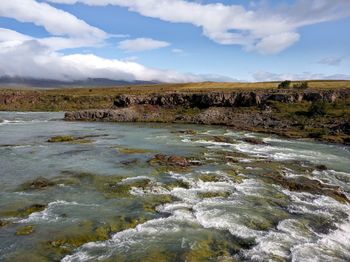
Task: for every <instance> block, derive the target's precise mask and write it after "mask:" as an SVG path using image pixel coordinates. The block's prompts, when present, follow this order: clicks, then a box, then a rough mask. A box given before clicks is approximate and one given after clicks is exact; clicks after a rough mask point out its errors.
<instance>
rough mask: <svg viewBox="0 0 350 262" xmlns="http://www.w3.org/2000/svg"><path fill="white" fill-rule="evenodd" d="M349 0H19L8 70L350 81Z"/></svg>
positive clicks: (2, 53)
mask: <svg viewBox="0 0 350 262" xmlns="http://www.w3.org/2000/svg"><path fill="white" fill-rule="evenodd" d="M349 33H350V1H347V0H323V1H320V0H288V1H287V0H286V1H283V0H282V1H277V0H270V1H269V0H264V1H249V0H236V1H234V0H232V1H228V0H225V1H223V0H222V1H214V0H207V1H204V0H203V1H189V0H188V1H186V0H164V1H159V0H147V1H145V0H128V1H127V0H103V1H101V0H42V1H38V0H37V1H36V0H11V1H1V3H0V75H11V76H24V77H40V78H52V79H60V80H73V79H83V78H87V77H105V78H112V79H118V80H119V79H122V80H130V81H132V80H157V81H163V82H188V81H207V80H216V81H237V80H239V81H268V80H281V79H350V70H349V68H350V48H349V46H350V34H349Z"/></svg>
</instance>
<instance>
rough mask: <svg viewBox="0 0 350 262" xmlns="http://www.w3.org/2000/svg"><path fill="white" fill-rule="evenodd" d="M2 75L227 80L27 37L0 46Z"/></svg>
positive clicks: (163, 80) (144, 79) (127, 79)
mask: <svg viewBox="0 0 350 262" xmlns="http://www.w3.org/2000/svg"><path fill="white" fill-rule="evenodd" d="M0 75H1V76H3V75H8V76H22V77H33V78H46V79H57V80H67V81H69V80H83V79H86V78H91V77H92V78H109V79H113V80H125V81H134V80H143V81H160V82H200V81H210V80H220V79H221V80H227V79H228V78H226V77H225V78H224V77H220V76H216V75H215V76H212V75H210V76H206V75H195V74H189V73H180V72H177V71H173V70H159V69H154V68H149V67H146V66H143V65H141V64H139V63H136V62H133V61H125V60H117V59H106V58H102V57H98V56H96V55H93V54H73V55H63V54H61V53H59V52H56V51H53V50H52V49H50V48H48V47H47V46H46V45H44V44H43V43H41V42H40V41H38V40H35V39H33V40H27V41H24V42H22V43H18V44H16V45H7V46H6V48H1V49H0Z"/></svg>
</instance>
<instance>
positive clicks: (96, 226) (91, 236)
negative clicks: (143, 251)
mask: <svg viewBox="0 0 350 262" xmlns="http://www.w3.org/2000/svg"><path fill="white" fill-rule="evenodd" d="M146 221H147V219H146V218H144V217H137V218H134V217H125V216H119V217H116V218H115V219H113V220H110V221H108V222H107V223H102V224H101V223H98V222H94V221H91V220H87V221H82V222H81V223H79V224H78V225H76V226H75V227H74V228H72V229H71V230H70V232H69V233H64V232H60V233H59V235H61V236H56V239H55V240H51V241H48V242H47V243H46V248H44V251H43V252H44V253H46V255H47V256H50V257H51V258H54V259H55V260H60V259H61V258H62V257H63V256H64V255H66V254H69V253H71V252H73V250H74V249H76V248H78V247H80V246H82V245H84V244H86V243H89V242H97V241H105V240H108V239H110V237H111V235H112V234H115V233H117V232H120V231H123V230H126V229H130V228H135V227H136V226H137V225H139V224H142V223H144V222H146ZM47 252H48V253H47Z"/></svg>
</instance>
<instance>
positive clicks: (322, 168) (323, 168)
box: [316, 165, 328, 171]
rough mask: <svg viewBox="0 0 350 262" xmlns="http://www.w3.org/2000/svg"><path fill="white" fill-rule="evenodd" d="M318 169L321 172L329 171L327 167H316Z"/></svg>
mask: <svg viewBox="0 0 350 262" xmlns="http://www.w3.org/2000/svg"><path fill="white" fill-rule="evenodd" d="M316 169H317V170H320V171H326V170H328V167H327V166H326V165H318V166H316Z"/></svg>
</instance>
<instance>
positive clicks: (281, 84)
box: [278, 80, 292, 89]
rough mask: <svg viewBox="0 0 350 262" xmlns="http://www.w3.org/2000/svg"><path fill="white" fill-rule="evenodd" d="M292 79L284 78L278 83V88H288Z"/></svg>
mask: <svg viewBox="0 0 350 262" xmlns="http://www.w3.org/2000/svg"><path fill="white" fill-rule="evenodd" d="M291 83H292V81H289V80H285V81H283V82H281V83H280V84H279V85H278V89H288V88H289V87H290V84H291Z"/></svg>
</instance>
